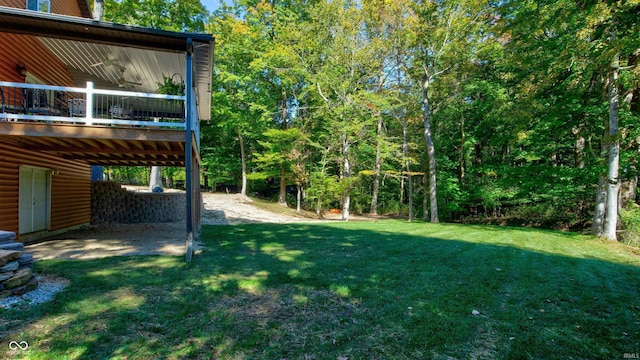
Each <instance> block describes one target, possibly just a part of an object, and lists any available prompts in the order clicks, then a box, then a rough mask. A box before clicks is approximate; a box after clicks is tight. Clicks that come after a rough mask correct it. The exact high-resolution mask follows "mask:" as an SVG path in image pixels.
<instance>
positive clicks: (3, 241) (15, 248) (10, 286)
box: [0, 230, 38, 299]
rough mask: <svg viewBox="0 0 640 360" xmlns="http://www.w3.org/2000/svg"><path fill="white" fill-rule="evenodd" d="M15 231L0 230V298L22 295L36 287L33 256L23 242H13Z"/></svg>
mask: <svg viewBox="0 0 640 360" xmlns="http://www.w3.org/2000/svg"><path fill="white" fill-rule="evenodd" d="M15 239H16V233H14V232H10V231H2V230H0V299H2V298H5V297H7V296H11V295H22V294H24V293H26V292H27V291H31V290H34V289H36V288H37V287H38V280H37V279H36V277H35V276H34V275H33V271H32V266H33V256H32V255H31V254H28V253H25V252H24V251H23V250H24V244H23V243H21V242H15Z"/></svg>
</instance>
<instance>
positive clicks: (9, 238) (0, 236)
mask: <svg viewBox="0 0 640 360" xmlns="http://www.w3.org/2000/svg"><path fill="white" fill-rule="evenodd" d="M15 239H16V233H14V232H12V231H4V230H0V244H8V243H12V242H13V240H15Z"/></svg>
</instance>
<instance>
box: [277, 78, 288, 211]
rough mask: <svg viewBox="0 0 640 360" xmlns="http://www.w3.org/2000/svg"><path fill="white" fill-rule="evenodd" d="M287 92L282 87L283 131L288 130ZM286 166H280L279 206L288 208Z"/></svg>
mask: <svg viewBox="0 0 640 360" xmlns="http://www.w3.org/2000/svg"><path fill="white" fill-rule="evenodd" d="M287 127H288V124H287V91H286V90H285V88H284V87H282V130H287ZM285 177H286V169H285V168H284V164H282V165H280V194H279V195H278V205H281V206H287V180H286V178H285Z"/></svg>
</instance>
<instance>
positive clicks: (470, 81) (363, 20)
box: [105, 0, 640, 241]
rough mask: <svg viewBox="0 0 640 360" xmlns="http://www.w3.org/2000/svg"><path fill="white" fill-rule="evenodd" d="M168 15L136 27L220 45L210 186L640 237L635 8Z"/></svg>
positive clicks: (477, 5) (112, 6)
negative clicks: (198, 35)
mask: <svg viewBox="0 0 640 360" xmlns="http://www.w3.org/2000/svg"><path fill="white" fill-rule="evenodd" d="M150 3H151V2H150ZM153 3H155V2H153ZM174 3H177V4H182V8H183V9H191V10H189V11H191V12H190V13H189V12H184V11H183V12H182V13H180V14H181V15H180V16H179V17H176V16H177V15H175V14H173V15H172V14H171V12H170V11H167V12H166V16H167V17H168V19H169V20H167V19H165V20H161V19H159V18H157V17H151V16H149V17H144V16H142V17H141V19H144V21H142V20H140V19H138V20H137V21H139V22H144V23H141V24H142V25H146V26H156V24H157V23H163V24H168V25H167V26H166V27H167V28H170V29H173V30H176V27H177V30H190V31H206V32H210V33H213V34H214V36H215V38H216V50H215V59H214V78H213V94H212V97H213V99H212V109H211V110H212V119H211V121H204V122H202V124H201V127H202V142H201V143H202V158H203V161H204V168H205V169H206V173H205V174H204V175H206V176H207V178H208V179H209V181H210V182H211V183H212V184H213V183H223V184H234V185H238V187H239V189H240V188H241V189H242V191H243V192H245V193H247V194H253V193H258V194H263V195H267V194H273V196H274V200H275V199H277V200H278V201H279V202H280V203H281V204H283V205H285V204H288V205H289V206H298V208H299V209H300V208H305V209H307V210H312V211H318V212H320V211H324V210H327V209H329V208H340V209H341V210H342V213H343V217H344V218H345V219H347V218H348V217H349V214H350V213H363V214H369V213H370V214H399V215H402V216H407V217H408V218H409V220H410V221H411V220H413V219H414V218H419V219H422V218H424V219H425V220H427V221H431V222H438V221H447V222H449V221H458V222H472V223H495V224H508V225H524V226H541V227H549V228H560V229H574V230H589V229H590V230H591V231H592V232H593V233H594V234H596V235H599V236H603V237H606V238H609V239H616V238H617V232H616V230H620V229H625V230H627V231H626V232H624V234H626V237H625V238H624V239H623V240H624V241H631V240H632V236H631V235H633V233H634V232H635V231H636V229H637V230H639V231H640V210H637V209H636V205H635V194H636V185H637V178H638V171H637V167H638V155H639V152H638V151H639V150H640V149H639V146H640V126H639V125H640V62H639V59H640V36H639V34H640V25H639V19H640V1H638V0H634V1H607V2H602V1H591V0H579V1H576V0H573V1H567V0H554V1H549V0H543V1H534V0H513V1H512V0H506V1H487V0H437V1H426V0H414V1H410V0H359V1H349V0H331V1H328V0H306V1H297V0H271V1H255V0H236V1H235V2H234V3H233V5H232V6H222V7H221V8H219V9H217V10H216V11H215V12H213V13H212V14H206V11H205V10H204V8H202V6H201V5H200V4H198V3H197V0H195V1H193V0H192V1H185V0H177V1H175V2H174ZM127 4H128V5H127ZM139 4H140V2H136V1H132V0H122V1H121V2H118V1H111V2H109V1H107V2H105V15H107V16H106V20H108V21H119V22H127V21H129V22H134V23H135V19H134V20H131V19H127V18H126V17H127V16H131V15H130V14H133V13H135V12H133V11H130V10H127V9H128V8H126V6H130V7H131V6H139ZM169 8H171V7H169ZM160 13H161V12H154V14H160ZM114 14H121V15H119V16H120V17H118V16H114ZM185 14H186V15H185ZM207 15H208V16H207ZM109 16H111V18H109ZM172 16H173V17H172ZM174 17H175V18H174ZM154 19H155V20H154ZM171 19H174V20H171ZM145 21H146V22H145ZM147 22H150V23H147ZM169 25H170V26H169ZM292 188H295V189H297V191H287V190H292ZM619 215H620V216H619Z"/></svg>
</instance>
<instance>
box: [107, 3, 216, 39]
mask: <svg viewBox="0 0 640 360" xmlns="http://www.w3.org/2000/svg"><path fill="white" fill-rule="evenodd" d="M208 16H209V13H208V12H207V10H206V9H205V7H204V5H202V3H201V2H200V0H106V1H105V2H104V20H105V21H109V22H115V23H120V24H129V25H137V26H144V27H148V28H153V29H162V30H172V31H189V32H203V31H204V30H205V23H206V21H207V18H208Z"/></svg>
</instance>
